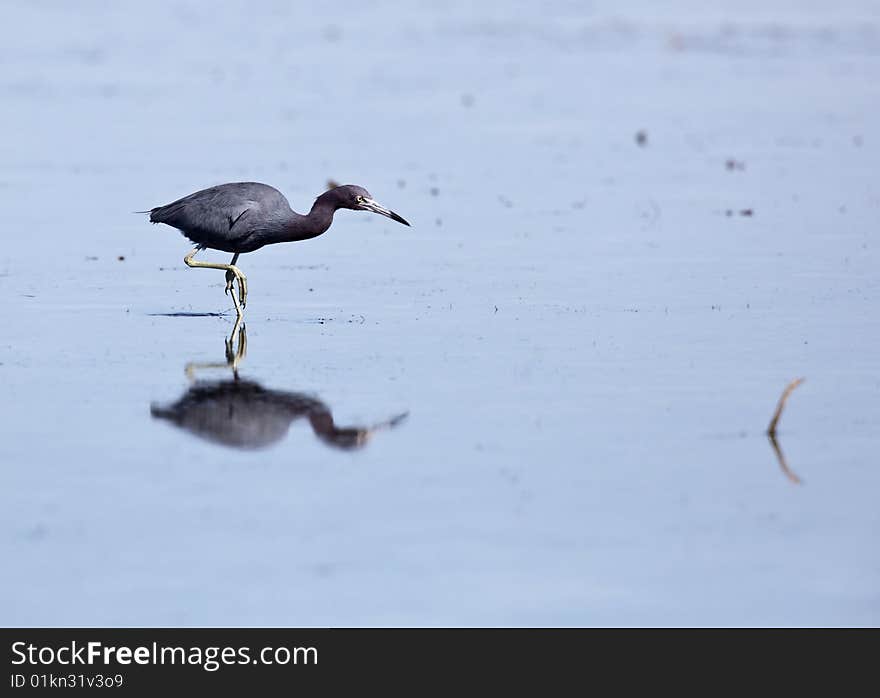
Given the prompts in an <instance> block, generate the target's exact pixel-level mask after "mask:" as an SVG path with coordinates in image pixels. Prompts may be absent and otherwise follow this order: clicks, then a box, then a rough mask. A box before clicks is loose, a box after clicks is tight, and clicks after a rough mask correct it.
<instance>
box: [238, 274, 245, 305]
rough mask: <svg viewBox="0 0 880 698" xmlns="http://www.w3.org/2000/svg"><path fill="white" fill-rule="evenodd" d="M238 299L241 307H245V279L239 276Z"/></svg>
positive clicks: (242, 275)
mask: <svg viewBox="0 0 880 698" xmlns="http://www.w3.org/2000/svg"><path fill="white" fill-rule="evenodd" d="M238 298H239V300H240V301H241V307H242V308H244V306H246V305H247V277H246V276H245V275H244V274H240V275H239V277H238Z"/></svg>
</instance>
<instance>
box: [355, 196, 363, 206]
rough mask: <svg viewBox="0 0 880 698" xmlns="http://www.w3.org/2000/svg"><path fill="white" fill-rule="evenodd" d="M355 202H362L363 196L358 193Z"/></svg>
mask: <svg viewBox="0 0 880 698" xmlns="http://www.w3.org/2000/svg"><path fill="white" fill-rule="evenodd" d="M357 202H358V203H359V204H362V203H363V202H364V197H362V196H360V195H358V197H357Z"/></svg>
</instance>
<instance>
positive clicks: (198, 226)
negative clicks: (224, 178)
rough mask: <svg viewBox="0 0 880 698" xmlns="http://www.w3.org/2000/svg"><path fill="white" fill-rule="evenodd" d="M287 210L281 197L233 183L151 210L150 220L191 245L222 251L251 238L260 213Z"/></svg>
mask: <svg viewBox="0 0 880 698" xmlns="http://www.w3.org/2000/svg"><path fill="white" fill-rule="evenodd" d="M284 209H287V210H290V204H288V203H287V199H286V198H284V195H283V194H282V193H281V192H279V191H278V190H277V189H275V188H274V187H270V186H268V185H266V184H260V183H258V182H234V183H231V184H221V185H220V186H216V187H211V188H209V189H203V190H201V191H197V192H195V193H194V194H190V195H189V196H185V197H183V198H182V199H178V200H177V201H173V202H172V203H170V204H168V205H166V206H159V207H157V208H154V209H152V210H151V211H150V221H152V222H153V223H166V224H168V225H170V226H173V227H175V228H177V229H178V230H180V231H181V232H182V233H183V234H184V235H186V236H187V237H188V238H189V239H190V240H192V241H193V242H195V243H197V244H200V245H204V246H207V247H217V248H218V249H223V248H224V246H226V245H229V244H230V243H234V242H235V241H237V240H241V239H243V238H246V237H247V236H248V235H250V233H251V231H252V228H253V226H254V224H255V223H256V222H257V221H259V220H260V219H261V218H262V215H260V214H263V215H265V214H266V213H272V212H275V211H283V210H284Z"/></svg>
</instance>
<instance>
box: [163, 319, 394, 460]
mask: <svg viewBox="0 0 880 698" xmlns="http://www.w3.org/2000/svg"><path fill="white" fill-rule="evenodd" d="M236 335H237V337H236ZM235 339H237V346H236V342H235ZM246 352H247V334H246V332H245V328H244V325H242V324H241V322H240V321H239V322H236V325H235V328H234V329H233V331H232V334H231V335H230V337H229V338H228V339H227V340H226V363H202V364H198V363H189V364H187V366H186V369H185V370H186V375H187V377H188V378H189V379H190V380H191V381H192V385H191V386H190V387H189V390H187V391H186V393H184V394H183V396H182V397H181V398H180V399H179V400H177V401H176V402H174V403H172V404H170V405H164V406H162V405H156V404H153V405H151V406H150V413H151V414H152V416H153V417H154V418H156V419H162V420H165V421H168V422H170V423H172V424H174V425H175V426H177V427H179V428H181V429H183V430H184V431H187V432H189V433H190V434H193V435H194V436H198V437H199V438H202V439H205V440H206V441H211V442H212V443H216V444H220V445H222V446H228V447H230V448H238V449H243V450H256V449H262V448H267V447H269V446H272V445H273V444H275V443H277V442H279V441H281V440H282V439H283V438H284V437H285V435H286V434H287V432H288V430H289V428H290V425H291V424H292V423H293V422H294V421H295V420H297V419H301V418H305V419H307V420H308V422H309V424H310V425H311V427H312V431H313V432H314V433H315V435H316V436H317V437H318V438H319V439H320V440H321V441H323V442H324V443H325V444H327V445H328V446H333V447H335V448H339V449H343V450H355V449H358V448H361V447H363V446H364V445H365V444H366V443H367V441H369V439H370V437H371V436H372V435H373V434H375V433H376V432H377V431H381V430H383V429H390V428H392V427H395V426H397V425H398V424H400V423H401V422H402V421H403V420H404V419H405V418H406V416H407V413H403V414H399V415H397V416H395V417H392V418H391V419H388V420H386V421H384V422H380V423H378V424H374V425H373V426H369V427H354V426H353V427H340V426H337V425H336V423H335V422H334V421H333V414H332V412H331V411H330V408H329V407H328V406H327V405H325V404H324V403H323V402H321V401H320V400H318V399H316V398H315V397H313V396H311V395H306V394H304V393H295V392H287V391H283V390H271V389H269V388H264V387H263V386H262V385H260V384H259V383H257V382H256V381H253V380H246V379H243V378H240V377H239V375H238V367H239V364H240V363H241V361H242V360H243V359H244V357H245V354H246ZM211 368H229V369H232V375H233V377H232V379H231V380H229V379H227V380H212V381H206V380H198V379H197V378H196V374H197V372H198V371H200V370H202V369H211Z"/></svg>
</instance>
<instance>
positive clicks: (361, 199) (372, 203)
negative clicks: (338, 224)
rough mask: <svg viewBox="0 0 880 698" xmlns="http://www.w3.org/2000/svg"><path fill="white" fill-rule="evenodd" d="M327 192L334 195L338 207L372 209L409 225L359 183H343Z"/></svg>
mask: <svg viewBox="0 0 880 698" xmlns="http://www.w3.org/2000/svg"><path fill="white" fill-rule="evenodd" d="M327 194H332V195H333V198H334V199H335V203H336V206H337V208H350V209H352V210H354V211H372V212H373V213H378V214H379V215H381V216H387V217H388V218H390V219H391V220H393V221H397V222H398V223H403V224H404V225H409V223H407V222H406V221H405V220H404V219H403V218H402V217H401V216H398V215H397V214H396V213H394V211H391V210H389V209H387V208H385V207H384V206H382V205H381V204H380V203H379V202H378V201H376V200H375V199H374V198H373V197H372V196H371V195H370V192H368V191H367V190H366V189H364V188H363V187H359V186H358V185H357V184H343V185H342V186H340V187H336V188H334V189H331V190H330V191H329V192H327V193H326V194H325V195H324V196H326V195H327Z"/></svg>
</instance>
